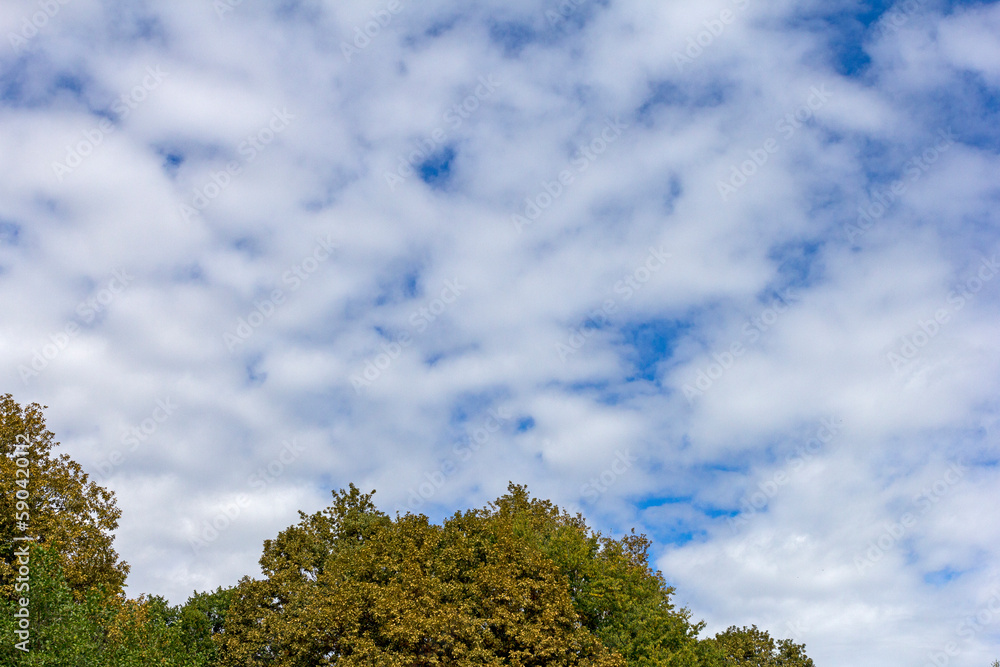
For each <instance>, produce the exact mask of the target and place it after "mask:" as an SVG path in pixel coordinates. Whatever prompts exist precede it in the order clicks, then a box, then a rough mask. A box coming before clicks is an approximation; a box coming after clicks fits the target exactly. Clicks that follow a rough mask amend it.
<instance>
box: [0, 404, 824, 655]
mask: <svg viewBox="0 0 1000 667" xmlns="http://www.w3.org/2000/svg"><path fill="white" fill-rule="evenodd" d="M43 409H44V407H43V406H40V405H37V404H31V405H28V406H27V407H21V406H20V405H18V404H17V403H16V402H14V400H13V399H12V398H11V396H10V395H5V396H3V397H0V453H2V454H3V456H0V474H2V477H0V491H2V497H0V640H2V641H3V645H2V646H0V664H3V665H7V664H11V665H14V664H17V665H30V666H31V667H42V666H44V667H48V666H50V665H51V666H53V667H56V666H58V667H62V666H64V665H77V664H79V665H91V666H93V667H133V666H135V667H139V666H145V665H161V666H173V667H215V666H218V667H237V666H239V667H265V666H266V667H316V666H320V665H337V666H338V667H362V666H364V667H430V666H442V667H443V666H445V665H449V666H455V667H473V666H489V667H500V666H501V665H503V666H511V667H543V666H545V667H549V666H553V667H727V666H730V665H747V666H753V667H779V666H780V667H813V662H812V660H811V659H809V658H808V657H806V654H805V646H804V645H801V644H795V643H793V642H792V641H791V640H787V639H784V640H778V641H776V640H773V639H772V638H771V637H770V636H769V635H768V633H767V632H766V631H763V630H758V629H757V627H756V626H752V627H750V628H746V627H743V628H736V627H735V626H733V627H730V628H729V629H728V630H726V631H725V632H721V633H719V634H718V635H716V636H715V637H713V638H706V637H701V636H700V634H701V632H702V631H703V630H704V627H705V626H704V623H702V622H696V621H693V620H692V616H691V612H690V611H689V610H688V609H686V608H683V607H677V606H676V605H675V604H674V602H673V599H672V598H673V595H674V589H673V588H672V587H670V586H668V585H667V583H666V580H665V579H664V577H663V575H662V573H660V572H659V571H656V570H654V569H653V568H652V567H651V566H650V563H649V550H650V546H651V544H650V541H649V540H648V539H647V538H646V537H645V536H644V535H641V534H637V533H635V531H632V532H631V533H628V534H626V535H624V536H623V537H621V538H618V539H612V538H610V537H606V536H603V535H601V534H600V533H598V532H595V531H593V530H592V529H590V528H589V527H588V525H587V523H586V521H585V519H584V517H583V516H582V515H579V514H577V515H575V516H572V515H570V514H568V513H567V512H565V511H563V510H560V509H559V507H558V506H556V505H555V504H553V503H552V502H550V501H548V500H541V499H537V498H531V497H530V495H529V493H528V490H527V489H526V488H525V487H523V486H518V485H516V484H513V483H511V484H510V485H509V486H508V488H507V492H506V493H505V494H504V495H502V496H500V497H499V498H497V499H496V500H495V501H493V502H491V503H489V504H487V505H486V506H485V507H482V508H478V509H469V510H465V511H459V512H455V514H454V515H452V516H450V517H448V518H447V519H445V520H444V521H443V522H442V523H441V524H440V525H437V524H433V523H431V522H430V520H429V519H428V517H426V516H425V515H422V514H412V513H408V514H406V515H404V516H399V515H396V516H395V517H390V516H388V515H387V514H385V513H383V512H381V511H379V510H378V508H377V507H376V506H375V504H374V502H373V494H374V493H375V492H374V491H372V492H371V493H362V492H361V491H360V490H359V489H358V488H357V487H355V486H354V485H353V484H352V485H350V486H349V488H347V489H341V490H339V491H334V492H333V502H332V503H331V504H330V506H329V507H327V508H325V509H323V510H321V511H319V512H315V513H313V514H306V513H304V512H299V520H298V522H297V523H295V524H294V525H292V526H289V527H288V528H286V529H285V530H283V531H281V532H280V533H279V534H278V535H277V536H276V537H275V538H273V539H268V540H265V542H264V548H263V553H262V555H261V558H260V567H261V573H262V576H261V577H260V578H251V577H244V578H243V579H242V580H240V582H239V583H238V585H236V586H234V587H232V588H221V587H220V588H218V589H217V590H216V591H214V592H203V593H198V592H194V593H193V594H192V596H191V597H190V598H189V599H188V601H187V602H186V603H185V604H183V605H178V606H171V605H170V604H169V603H168V602H167V601H166V600H164V599H163V598H161V597H158V596H155V595H154V596H147V595H141V596H139V597H138V598H135V599H129V598H128V597H126V596H125V594H124V593H123V585H124V582H125V577H126V575H127V574H128V572H129V566H128V565H127V564H126V563H125V562H123V561H121V560H120V559H119V557H118V554H117V553H116V552H115V551H114V549H113V548H112V543H113V540H114V537H113V531H114V530H115V528H117V525H118V518H119V516H120V511H119V510H118V508H117V506H116V504H115V498H114V494H113V493H112V492H110V491H109V490H107V489H104V488H102V487H101V486H99V485H98V484H96V483H94V482H93V481H90V480H89V478H88V476H87V474H86V473H84V472H83V469H82V468H81V467H80V466H79V465H78V464H77V463H76V462H74V461H73V460H71V459H70V457H68V456H67V455H65V454H62V455H58V456H57V455H55V454H54V453H53V450H54V449H55V448H56V447H58V444H59V443H58V442H55V441H54V436H53V434H52V433H51V432H50V431H48V430H47V428H46V426H45V420H44V416H43V414H42V410H43ZM18 503H21V504H20V505H19V504H18ZM25 537H32V538H35V539H33V540H24V539H23V538H25ZM18 538H21V540H20V541H18ZM26 545H28V546H26ZM24 549H28V550H29V553H30V563H31V577H30V591H29V592H25V591H24V590H23V589H18V591H15V590H14V582H15V567H16V565H17V563H16V554H15V550H19V552H20V553H23V550H24ZM19 585H20V586H23V585H24V584H19ZM25 607H26V608H27V610H28V612H30V618H31V640H30V650H29V651H25V650H23V649H24V648H28V647H27V645H24V644H22V645H21V646H20V647H19V646H18V640H19V639H20V637H19V635H18V631H19V628H20V627H23V626H19V625H18V623H19V622H20V621H19V616H18V615H17V614H23V613H26V612H25V611H24V609H25Z"/></svg>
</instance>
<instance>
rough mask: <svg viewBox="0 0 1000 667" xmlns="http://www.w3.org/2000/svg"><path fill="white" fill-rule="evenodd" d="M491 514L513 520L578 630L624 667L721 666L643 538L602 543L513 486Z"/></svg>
mask: <svg viewBox="0 0 1000 667" xmlns="http://www.w3.org/2000/svg"><path fill="white" fill-rule="evenodd" d="M492 507H493V509H494V511H495V512H496V513H498V514H499V515H507V514H509V515H511V516H514V517H517V519H516V520H515V524H516V525H518V528H517V530H518V531H519V532H521V533H523V534H524V535H526V536H530V539H532V540H533V541H534V543H535V544H536V546H537V547H538V548H539V549H540V550H541V551H542V552H543V553H545V554H546V556H548V557H549V558H550V559H552V561H553V562H554V563H555V564H556V565H557V566H558V567H559V569H560V572H561V573H562V575H563V576H564V577H565V581H566V584H567V587H568V589H569V591H570V595H571V597H572V599H573V604H574V607H575V609H576V611H577V614H578V615H579V618H580V620H581V622H582V624H583V626H584V627H585V628H587V629H588V630H590V631H591V632H592V633H594V634H595V636H597V637H598V638H599V639H600V640H601V642H602V643H603V644H604V645H605V646H606V647H608V648H609V649H611V650H613V651H615V652H617V653H619V654H620V655H622V656H623V657H624V658H625V660H626V662H627V664H628V665H629V667H659V666H661V665H671V666H675V667H681V666H685V667H687V666H691V667H697V666H703V665H716V664H720V662H719V661H720V656H719V654H718V652H717V649H716V647H715V646H714V645H713V644H711V643H709V642H707V641H701V640H699V639H698V633H699V632H700V631H701V630H702V629H703V627H704V623H701V622H699V623H693V622H692V621H691V612H690V611H689V610H688V609H684V608H681V609H678V608H676V607H675V605H674V604H673V602H672V601H671V599H670V598H671V596H672V595H673V593H674V589H673V588H672V587H669V586H667V584H666V581H665V580H664V578H663V574H662V573H661V572H659V571H654V570H653V569H652V568H651V567H650V565H649V547H650V541H649V539H648V538H646V536H644V535H640V534H636V532H635V530H632V531H631V533H630V534H628V535H626V536H624V537H622V538H621V539H619V540H614V539H611V538H608V537H602V536H601V535H600V534H599V533H596V532H593V531H591V530H590V529H589V528H588V527H587V524H586V521H585V520H584V518H583V517H582V515H577V516H575V517H572V516H570V515H569V514H568V513H566V512H560V510H559V508H558V507H557V506H555V505H554V504H553V503H551V502H550V501H547V500H539V499H530V498H529V497H528V492H527V489H526V488H525V487H523V486H517V485H513V484H512V485H511V486H510V487H509V489H508V493H507V495H505V496H503V497H501V498H500V499H498V500H497V501H496V503H494V504H492Z"/></svg>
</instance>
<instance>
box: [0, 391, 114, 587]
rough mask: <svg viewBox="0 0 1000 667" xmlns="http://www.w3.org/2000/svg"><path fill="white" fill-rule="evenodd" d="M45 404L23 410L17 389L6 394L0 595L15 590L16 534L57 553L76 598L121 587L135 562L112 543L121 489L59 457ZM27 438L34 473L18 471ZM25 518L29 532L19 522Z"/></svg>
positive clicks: (0, 437)
mask: <svg viewBox="0 0 1000 667" xmlns="http://www.w3.org/2000/svg"><path fill="white" fill-rule="evenodd" d="M42 409H43V406H40V405H38V404H35V403H33V404H31V405H29V406H27V407H24V408H22V407H21V406H20V405H19V404H17V403H16V402H15V401H14V400H13V398H11V395H10V394H5V395H3V396H0V597H6V598H8V599H9V598H10V597H11V596H12V595H13V577H14V575H13V572H14V567H13V566H14V544H15V543H14V541H13V538H14V537H18V536H23V535H25V534H27V535H30V536H33V537H36V538H38V539H37V542H38V544H41V545H43V546H49V547H51V548H52V549H53V550H54V552H55V553H56V554H57V555H58V559H59V562H60V565H61V567H62V570H63V572H64V573H65V577H66V582H67V584H68V585H69V587H70V591H71V593H72V594H73V596H74V598H75V599H77V600H82V599H83V597H84V596H85V595H86V593H87V591H89V590H91V589H95V588H98V587H105V588H107V589H108V590H111V591H115V592H118V591H121V590H122V586H123V585H124V583H125V577H126V575H127V574H128V569H129V567H128V564H126V563H124V562H121V561H120V560H119V558H118V554H117V553H116V552H115V550H114V549H113V548H112V546H111V545H112V542H113V541H114V536H113V535H112V531H114V530H115V528H117V527H118V518H119V516H121V510H119V509H118V508H117V507H116V506H115V498H114V494H113V493H112V492H111V491H108V490H107V489H105V488H103V487H101V486H98V485H97V484H95V483H94V482H92V481H88V476H87V474H86V473H84V472H83V469H82V468H81V467H80V465H79V464H78V463H76V462H75V461H73V460H71V459H70V458H69V456H67V455H66V454H62V455H60V456H54V455H53V454H52V450H53V449H54V448H55V447H58V446H59V443H58V442H55V441H54V440H53V437H54V436H53V433H52V432H51V431H49V430H48V429H47V428H46V427H45V417H44V416H43V414H42ZM25 442H26V443H28V445H27V447H26V450H27V455H26V456H24V457H23V458H26V459H27V460H28V467H27V468H26V470H27V472H28V476H27V477H24V476H23V472H20V473H19V472H18V470H24V469H20V468H18V467H17V466H16V463H15V462H16V460H17V458H18V457H15V456H14V452H15V446H16V445H18V444H23V443H25ZM20 484H24V485H25V486H20ZM18 491H26V492H27V493H26V494H25V493H22V496H23V495H27V499H26V500H24V501H22V502H26V503H27V508H26V509H19V508H18V506H17V501H18V498H17V496H16V493H17V492H18ZM25 515H26V518H27V521H26V523H27V532H25V530H23V529H21V528H20V527H19V526H18V523H17V521H16V518H17V517H18V516H25Z"/></svg>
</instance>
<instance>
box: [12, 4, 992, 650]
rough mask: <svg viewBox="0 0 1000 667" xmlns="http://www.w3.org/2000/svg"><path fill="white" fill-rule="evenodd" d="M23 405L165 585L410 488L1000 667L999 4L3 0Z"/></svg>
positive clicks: (716, 617) (687, 588) (211, 584)
mask: <svg viewBox="0 0 1000 667" xmlns="http://www.w3.org/2000/svg"><path fill="white" fill-rule="evenodd" d="M0 37H2V40H0V41H2V43H0V312H2V313H3V317H2V319H0V372H2V376H0V385H2V391H3V392H8V391H9V392H10V393H12V394H13V396H14V398H15V400H17V401H18V402H20V403H22V404H27V403H32V402H38V403H40V404H43V405H47V406H48V409H47V410H46V417H47V420H48V425H49V428H50V429H51V430H52V431H54V432H55V434H56V437H57V439H58V440H59V441H60V442H61V443H62V446H61V447H60V450H61V451H63V452H65V453H67V454H69V455H70V456H72V458H74V459H75V460H77V461H78V462H80V463H81V465H83V466H84V468H85V470H87V472H88V473H89V474H91V475H92V478H93V479H94V480H96V481H98V482H99V483H100V484H102V485H105V486H107V487H108V488H110V489H112V490H113V491H114V492H115V494H116V496H117V502H118V505H119V507H120V508H121V510H122V512H123V515H122V519H121V524H120V528H119V530H118V531H117V540H116V543H115V544H116V547H117V549H118V551H119V553H120V554H121V556H122V557H123V558H124V559H125V560H126V561H127V562H128V563H130V564H131V566H132V572H131V574H130V576H129V580H128V585H129V587H128V592H129V594H130V595H138V594H140V593H154V594H159V595H164V596H166V597H167V598H168V599H169V600H171V601H172V602H173V603H181V602H183V601H184V600H185V599H186V598H187V596H188V595H190V593H191V592H192V591H194V590H205V589H214V588H215V587H217V586H220V585H223V586H229V585H232V584H234V583H236V581H237V580H238V579H239V578H240V577H242V576H244V575H251V576H253V575H258V574H259V569H258V566H257V559H258V558H259V557H260V553H261V547H262V543H263V540H265V539H268V538H271V537H274V536H275V535H277V533H278V532H279V531H280V530H282V529H283V528H285V527H287V526H289V525H291V524H293V523H295V522H296V521H297V520H298V513H297V512H298V511H299V510H302V511H306V512H314V511H317V510H319V509H321V508H323V507H325V506H326V505H327V504H328V503H329V501H330V499H331V497H330V494H331V490H334V489H340V488H343V487H347V486H348V484H350V483H355V484H357V485H358V486H359V487H360V488H361V489H362V490H364V491H368V490H370V489H376V490H377V493H376V495H375V502H376V504H377V505H378V506H379V508H380V509H382V510H383V511H385V512H387V513H389V514H390V515H395V513H396V512H399V513H401V514H405V513H406V512H410V511H412V512H419V513H424V514H427V515H428V516H429V517H430V518H431V519H433V520H434V521H441V520H442V519H443V518H445V517H447V516H449V515H451V514H453V513H454V512H455V511H459V510H464V509H466V508H470V507H481V506H483V505H485V504H486V503H488V502H489V501H490V500H493V499H495V498H497V497H498V496H500V495H502V494H503V493H504V492H505V491H506V489H507V485H508V483H509V482H511V481H513V482H515V483H519V484H525V485H527V486H528V488H529V490H530V492H531V493H532V495H533V496H536V497H540V498H548V499H552V500H553V501H555V502H556V503H558V504H559V505H560V506H562V507H565V508H567V509H570V510H571V511H574V512H576V511H579V512H583V513H584V515H585V516H586V517H587V518H588V521H589V523H590V525H592V526H593V527H594V528H595V529H598V530H601V531H602V532H603V533H604V534H608V535H612V536H616V535H622V534H624V533H625V532H627V531H629V530H630V529H631V528H633V527H635V528H636V529H637V530H640V531H641V532H644V533H646V534H647V535H648V536H649V537H650V538H651V539H652V540H653V551H652V558H653V560H654V561H655V566H656V567H657V568H659V569H661V570H662V571H663V573H664V576H665V577H666V579H667V581H668V582H669V583H670V584H671V585H672V586H674V587H676V593H675V600H676V601H677V602H678V603H679V604H682V605H686V606H688V607H689V608H690V609H691V610H692V612H693V617H694V618H695V619H704V621H705V622H706V628H705V631H704V632H705V635H709V634H713V633H715V632H717V631H719V630H723V629H725V628H726V627H728V626H730V625H737V626H742V625H750V624H756V625H757V626H758V627H760V628H763V629H766V630H768V631H769V632H771V634H772V635H774V636H777V637H788V638H791V639H793V640H795V641H796V642H804V643H805V644H806V646H807V650H808V653H809V655H810V656H811V657H813V658H814V659H815V660H816V662H817V664H819V665H821V666H823V667H839V666H845V667H846V666H848V665H857V664H864V665H884V666H888V667H897V666H898V667H903V666H912V667H918V666H923V665H937V666H938V667H943V666H944V665H970V666H972V665H987V664H989V663H990V662H991V661H992V660H993V659H994V658H998V657H1000V522H998V521H997V520H996V518H997V510H996V507H997V505H998V498H997V495H998V493H997V489H998V484H1000V474H998V465H997V464H998V455H1000V406H998V396H1000V391H998V390H1000V372H998V371H1000V317H998V316H1000V289H998V288H1000V279H996V278H997V276H998V273H1000V227H998V223H1000V214H998V210H1000V208H998V203H1000V181H998V178H997V174H1000V159H998V151H1000V129H998V127H1000V126H998V120H1000V5H998V4H997V3H995V2H992V3H991V2H958V1H947V0H905V1H903V2H898V3H895V4H893V3H891V2H878V1H873V2H855V1H851V0H825V1H822V2H821V1H819V0H799V1H797V2H790V1H788V0H769V1H767V2H764V0H707V1H705V2H698V3H691V2H678V1H676V0H664V1H661V2H637V1H635V0H562V1H561V2H557V1H556V0H503V1H502V2H501V1H500V0H482V1H480V2H476V3H467V2H455V1H454V0H425V1H424V2H422V3H418V2H414V1H413V0H337V1H336V2H334V1H333V0H297V1H295V0H289V1H281V2H279V1H277V0H275V1H273V2H252V1H250V0H245V1H244V0H172V1H171V2H146V1H142V0H8V1H5V2H3V3H2V5H0Z"/></svg>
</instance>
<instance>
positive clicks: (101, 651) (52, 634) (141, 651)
mask: <svg viewBox="0 0 1000 667" xmlns="http://www.w3.org/2000/svg"><path fill="white" fill-rule="evenodd" d="M27 560H28V561H29V562H30V566H31V577H30V589H28V590H24V591H21V592H19V595H20V596H22V598H21V599H23V600H24V601H25V602H26V603H27V605H26V606H24V607H22V605H21V604H20V599H19V600H0V664H3V665H19V666H22V667H66V666H67V665H88V666H89V667H147V666H148V665H161V666H163V667H207V665H209V664H211V663H210V658H211V656H210V654H208V653H206V652H199V651H198V650H194V649H192V648H189V647H188V645H186V643H185V641H184V637H183V636H182V632H181V629H180V626H179V625H178V624H177V623H173V622H172V621H173V620H174V619H176V618H177V617H178V616H179V610H178V609H177V608H171V607H169V606H167V605H166V603H165V601H164V600H163V599H162V598H158V597H151V598H146V597H140V598H138V599H135V600H129V599H126V598H125V597H124V596H123V595H121V594H120V593H116V592H111V591H109V590H108V588H107V586H106V585H104V584H102V585H100V586H99V587H97V588H92V589H90V590H88V591H87V592H86V594H85V595H84V596H83V598H82V599H79V600H77V599H74V596H73V594H72V590H71V589H70V586H69V583H68V582H67V581H66V577H65V576H64V574H63V572H62V568H61V567H60V565H59V562H60V558H59V555H58V554H57V553H56V552H55V551H54V550H52V549H51V548H46V547H40V546H34V547H29V557H28V559H27ZM22 610H26V612H24V611H22ZM21 620H24V621H26V626H27V629H25V630H22V632H23V633H24V634H22V635H18V630H21V629H22V628H21V625H20V621H21Z"/></svg>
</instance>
